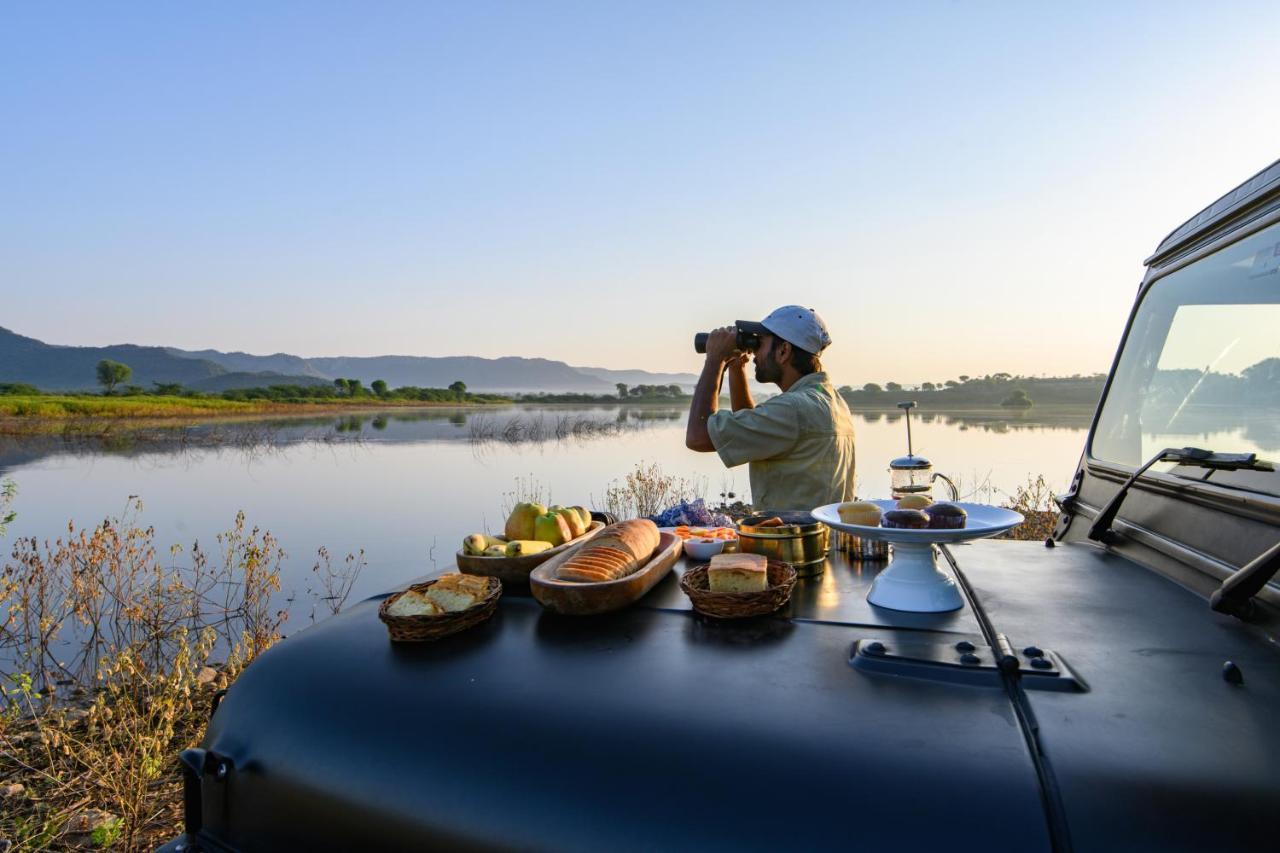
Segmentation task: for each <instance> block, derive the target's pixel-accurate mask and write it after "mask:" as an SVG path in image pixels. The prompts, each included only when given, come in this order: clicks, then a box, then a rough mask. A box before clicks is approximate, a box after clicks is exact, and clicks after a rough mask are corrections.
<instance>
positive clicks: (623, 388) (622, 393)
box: [614, 382, 627, 400]
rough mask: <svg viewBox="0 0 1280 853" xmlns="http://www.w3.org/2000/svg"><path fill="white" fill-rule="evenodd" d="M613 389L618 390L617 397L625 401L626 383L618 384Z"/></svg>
mask: <svg viewBox="0 0 1280 853" xmlns="http://www.w3.org/2000/svg"><path fill="white" fill-rule="evenodd" d="M614 387H615V388H617V389H618V397H619V398H620V399H623V400H625V399H627V383H625V382H619V383H618V384H617V385H615V386H614Z"/></svg>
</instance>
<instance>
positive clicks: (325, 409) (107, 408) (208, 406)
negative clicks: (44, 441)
mask: <svg viewBox="0 0 1280 853" xmlns="http://www.w3.org/2000/svg"><path fill="white" fill-rule="evenodd" d="M501 404H502V401H467V402H464V403H458V402H451V403H441V402H433V401H417V400H403V399H394V400H380V399H378V398H376V397H355V398H350V399H346V398H332V397H329V398H318V399H315V400H305V401H289V402H282V401H278V400H225V399H222V398H220V397H186V396H163V395H156V394H139V395H134V396H127V397H103V396H98V395H92V394H84V395H53V394H39V395H30V396H27V395H5V396H0V435H9V436H23V435H48V434H67V435H72V434H74V435H80V436H91V435H101V434H107V433H115V432H119V431H121V430H122V429H123V430H127V429H133V428H139V427H162V426H181V425H184V424H190V423H192V422H204V421H216V420H219V419H232V418H242V417H257V416H271V415H278V416H293V415H323V414H332V413H354V412H360V411H378V410H389V409H424V408H436V409H438V408H450V407H456V406H460V405H462V406H492V405H501Z"/></svg>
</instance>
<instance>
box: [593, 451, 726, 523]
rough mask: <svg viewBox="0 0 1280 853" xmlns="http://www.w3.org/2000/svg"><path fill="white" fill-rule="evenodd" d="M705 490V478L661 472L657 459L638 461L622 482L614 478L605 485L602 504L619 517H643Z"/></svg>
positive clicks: (691, 497)
mask: <svg viewBox="0 0 1280 853" xmlns="http://www.w3.org/2000/svg"><path fill="white" fill-rule="evenodd" d="M706 492H707V483H706V480H705V479H700V478H696V477H695V478H694V479H693V480H686V479H685V478H684V477H676V476H675V475H673V474H666V473H664V472H663V470H662V467H661V466H660V465H658V463H657V462H652V463H650V464H648V465H646V464H645V463H644V462H638V463H636V468H635V470H634V471H632V472H631V473H629V474H627V475H626V477H624V478H623V480H622V482H621V483H619V482H618V481H617V480H614V481H613V482H612V483H610V484H609V486H608V487H607V488H606V489H605V492H604V508H605V511H607V512H609V513H612V514H613V515H614V516H616V517H617V518H619V519H625V518H643V517H645V516H648V515H657V514H658V513H660V512H662V511H663V510H664V509H666V508H667V507H669V506H672V505H674V504H676V503H678V502H680V501H682V500H694V499H696V498H701V497H705V496H706Z"/></svg>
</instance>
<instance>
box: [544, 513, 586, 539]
mask: <svg viewBox="0 0 1280 853" xmlns="http://www.w3.org/2000/svg"><path fill="white" fill-rule="evenodd" d="M551 511H552V512H554V513H555V514H556V515H558V516H560V517H562V518H563V519H564V520H565V523H567V524H568V525H569V534H570V536H569V538H570V539H577V538H578V537H579V536H581V535H582V534H584V533H586V532H587V528H586V526H585V525H584V524H583V523H582V516H580V515H578V513H577V511H576V510H574V509H571V508H569V507H567V506H562V507H560V508H559V509H553V510H551Z"/></svg>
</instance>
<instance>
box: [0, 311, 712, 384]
mask: <svg viewBox="0 0 1280 853" xmlns="http://www.w3.org/2000/svg"><path fill="white" fill-rule="evenodd" d="M104 358H108V359H112V360H113V361H120V362H123V363H125V364H127V365H129V367H130V368H132V369H133V376H132V378H131V379H130V380H129V384H132V385H139V386H142V387H148V386H150V385H151V384H152V383H155V382H166V383H172V382H177V383H181V384H182V385H185V386H187V387H191V388H197V389H200V390H205V389H212V388H217V389H218V390H228V388H229V387H232V386H228V385H227V383H228V382H235V381H240V377H241V376H243V377H244V378H245V379H244V381H250V379H251V378H252V376H253V375H254V374H258V375H260V376H259V377H258V378H259V379H262V380H265V379H268V378H269V379H270V383H269V384H299V385H303V384H307V385H310V384H315V383H316V382H321V381H325V382H332V381H333V380H334V379H337V378H344V379H359V380H360V381H361V382H363V383H364V384H365V385H366V386H367V385H369V384H370V383H372V382H373V381H374V380H375V379H381V380H383V381H384V382H386V383H387V384H388V385H390V386H391V387H393V388H394V387H399V386H402V385H415V386H418V387H423V388H444V387H447V386H448V385H449V384H451V383H453V382H456V381H462V382H465V383H466V385H467V387H468V388H469V389H470V390H472V391H481V392H531V391H547V392H551V393H563V392H577V393H594V394H613V393H616V390H617V389H616V386H617V383H618V382H624V383H625V384H628V385H636V384H648V385H672V384H675V385H680V386H681V387H684V388H686V389H687V388H691V387H692V386H693V385H694V384H695V383H696V382H697V377H696V376H694V375H693V374H691V373H656V372H650V371H645V370H614V369H610V368H599V367H582V368H580V367H574V366H571V365H569V364H567V363H565V362H563V361H555V360H553V359H547V358H524V357H521V356H503V357H500V358H493V359H491V358H482V357H480V356H406V355H383V356H321V357H311V358H308V357H304V356H298V355H292V354H290V353H284V352H277V353H272V354H270V355H254V354H252V353H246V352H240V351H233V352H222V351H220V350H214V349H202V350H184V349H180V348H178V347H160V346H154V347H143V346H138V345H136V344H113V345H110V346H105V347H81V346H74V345H65V344H48V343H45V342H43V341H40V340H37V339H36V338H30V337H26V336H24V335H20V334H18V333H16V332H13V331H11V330H9V329H6V328H3V327H0V382H27V383H30V384H32V385H35V386H37V387H39V388H42V389H45V390H49V391H72V390H87V389H91V388H93V387H94V386H95V383H96V380H95V372H94V371H95V368H96V366H97V363H98V361H100V360H101V359H104ZM240 387H244V386H240Z"/></svg>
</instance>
